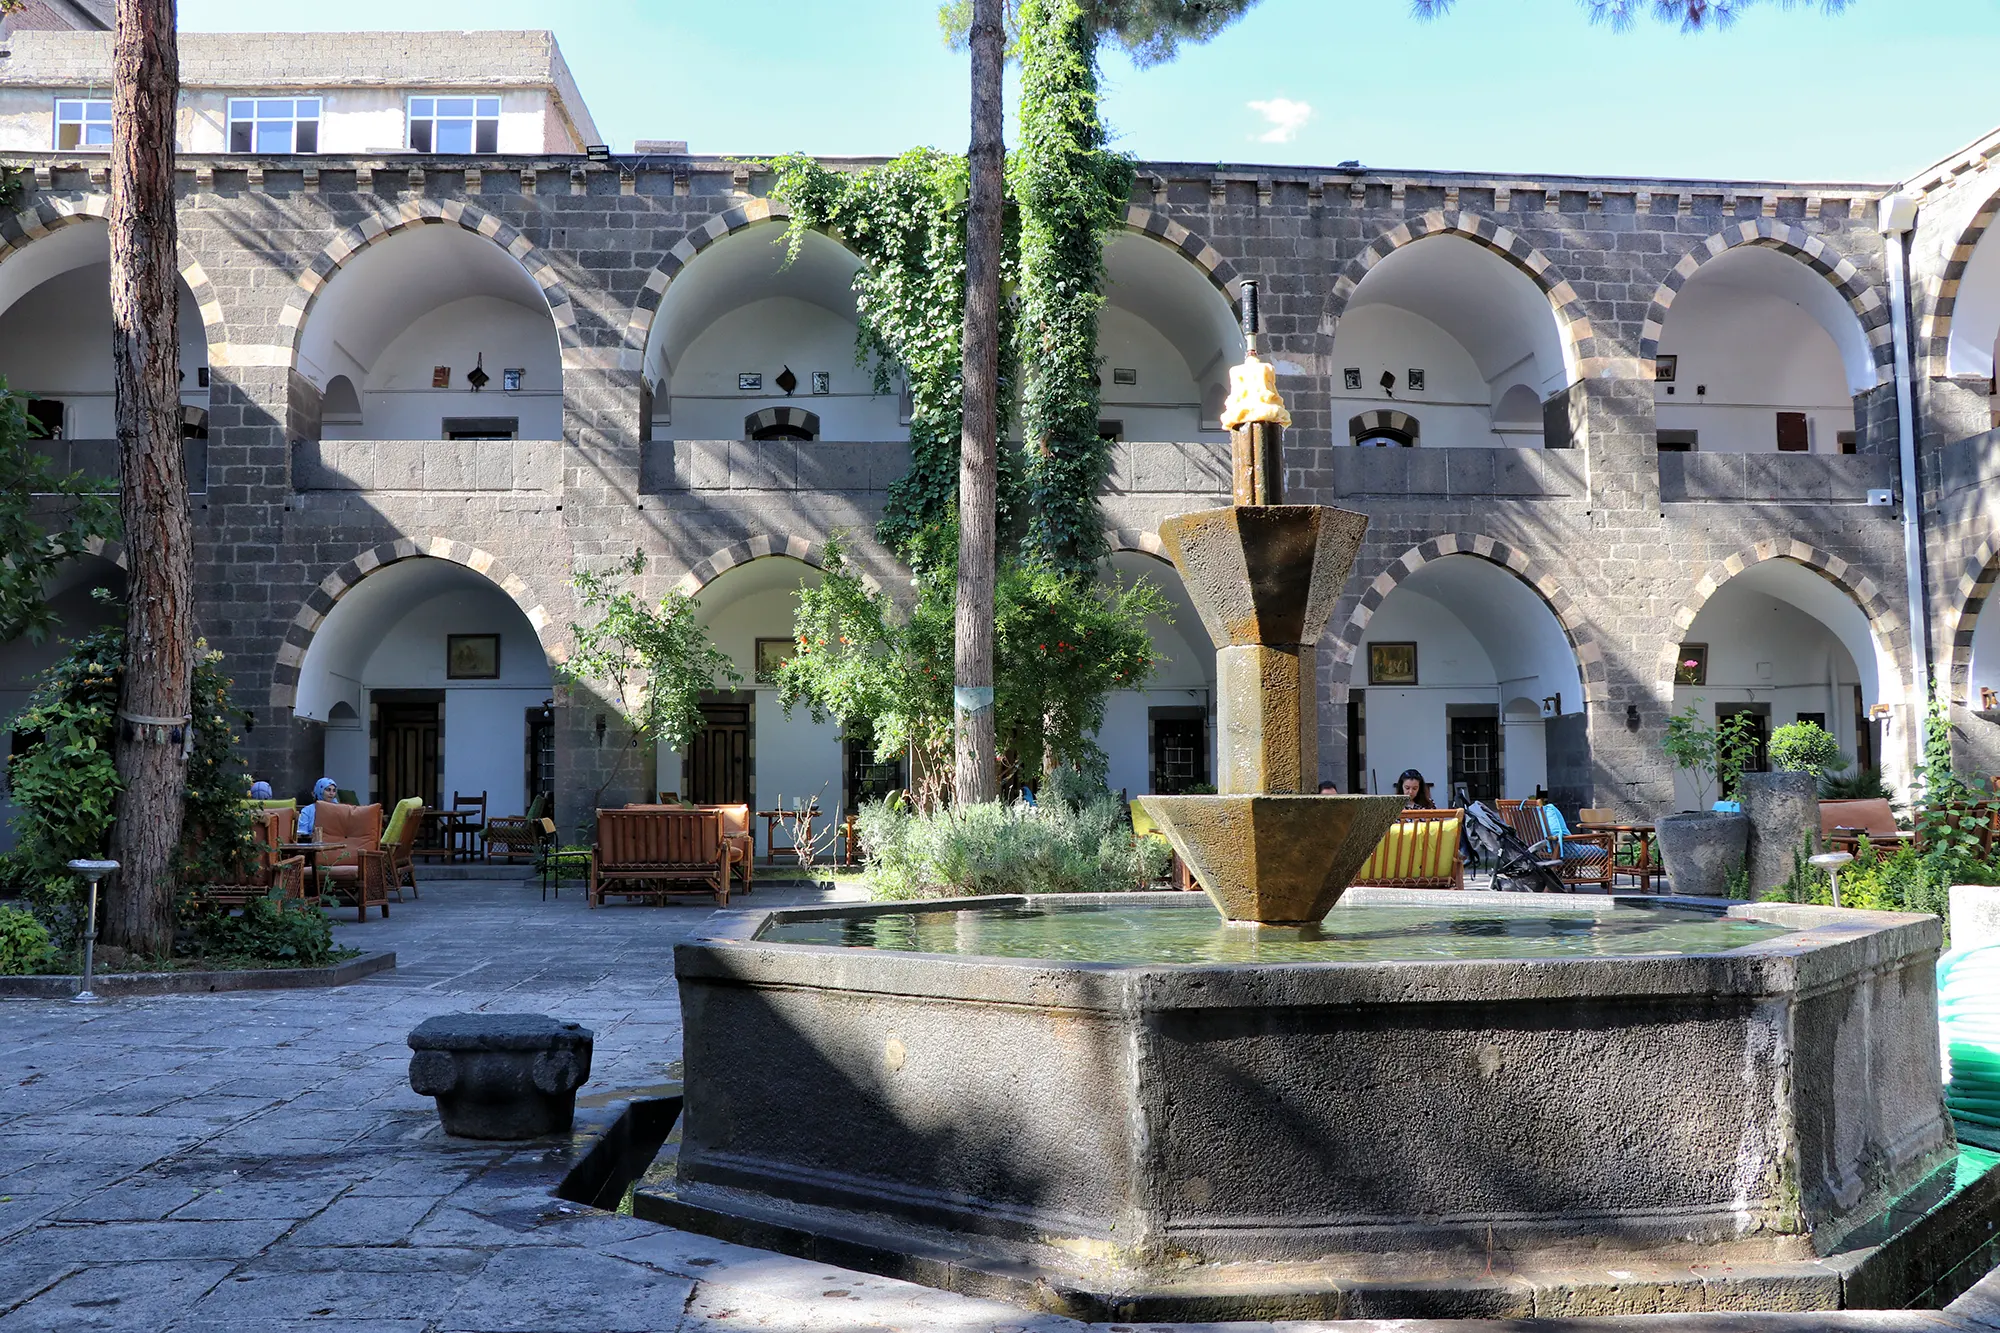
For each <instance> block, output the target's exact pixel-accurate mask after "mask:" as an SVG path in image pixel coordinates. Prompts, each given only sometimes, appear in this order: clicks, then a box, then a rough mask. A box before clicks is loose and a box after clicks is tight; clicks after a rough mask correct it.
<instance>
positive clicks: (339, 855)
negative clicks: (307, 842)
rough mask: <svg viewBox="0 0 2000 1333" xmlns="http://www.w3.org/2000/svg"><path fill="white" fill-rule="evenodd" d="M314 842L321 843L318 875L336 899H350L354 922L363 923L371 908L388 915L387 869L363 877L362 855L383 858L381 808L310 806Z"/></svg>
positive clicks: (320, 803)
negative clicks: (311, 808) (353, 911)
mask: <svg viewBox="0 0 2000 1333" xmlns="http://www.w3.org/2000/svg"><path fill="white" fill-rule="evenodd" d="M313 840H314V841H315V842H317V843H319V844H320V847H321V850H320V853H319V873H320V878H321V879H322V880H324V881H325V882H326V884H327V887H328V890H329V891H330V892H331V893H332V894H333V895H334V896H335V897H337V898H342V899H347V900H351V901H352V902H353V903H354V906H355V914H354V919H355V920H357V921H366V920H367V919H368V909H369V908H370V907H380V908H381V909H382V915H383V916H384V917H386V916H388V915H389V888H388V885H389V876H388V872H387V870H386V869H383V870H378V871H375V872H373V873H372V874H371V876H369V877H367V878H364V876H363V875H362V873H361V871H362V865H361V854H362V853H363V852H373V853H376V854H378V855H382V856H383V857H384V859H385V861H386V855H387V854H386V853H383V852H382V807H381V806H379V805H335V804H333V803H332V802H330V801H321V802H319V803H318V804H316V805H315V806H314V807H313Z"/></svg>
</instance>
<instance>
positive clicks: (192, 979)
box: [0, 949, 396, 1000]
mask: <svg viewBox="0 0 2000 1333" xmlns="http://www.w3.org/2000/svg"><path fill="white" fill-rule="evenodd" d="M395 966H396V954H395V952H394V951H393V950H389V949H384V950H382V951H380V952H377V953H364V954H362V955H361V956H360V957H359V958H350V959H348V960H347V961H346V962H344V963H335V964H334V965H333V966H331V967H271V968H249V969H245V970H243V971H237V972H109V973H104V974H101V975H98V976H94V977H92V978H91V979H90V987H91V990H92V991H94V992H95V993H96V994H98V995H102V996H105V997H107V998H109V997H111V996H119V995H207V994H211V993H213V992H216V991H237V990H307V989H310V988H312V987H315V986H346V985H349V984H351V983H353V982H356V981H359V980H361V978H363V977H366V976H372V975H373V974H374V973H377V972H386V971H389V970H390V969H392V968H394V967H395ZM82 984H83V978H82V977H80V976H66V977H65V976H52V977H0V1000H67V999H69V998H70V997H71V996H72V995H75V994H76V992H77V990H78V989H79V988H80V987H81V986H82Z"/></svg>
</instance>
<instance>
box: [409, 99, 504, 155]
mask: <svg viewBox="0 0 2000 1333" xmlns="http://www.w3.org/2000/svg"><path fill="white" fill-rule="evenodd" d="M410 149H411V151H413V152H418V153H497V152H499V151H500V99H499V98H497V97H412V98H411V99H410Z"/></svg>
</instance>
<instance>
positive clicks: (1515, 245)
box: [1320, 209, 1613, 377]
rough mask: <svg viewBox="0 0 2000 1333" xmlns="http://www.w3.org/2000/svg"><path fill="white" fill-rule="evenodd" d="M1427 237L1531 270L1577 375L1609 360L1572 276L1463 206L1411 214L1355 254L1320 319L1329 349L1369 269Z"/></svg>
mask: <svg viewBox="0 0 2000 1333" xmlns="http://www.w3.org/2000/svg"><path fill="white" fill-rule="evenodd" d="M1428 236H1456V237H1458V238H1460V239H1461V240H1467V241H1471V242H1472V243H1473V244H1474V245H1477V246H1480V247H1482V248H1483V249H1487V250H1490V251H1492V252H1493V253H1494V254H1496V255H1498V256H1499V257H1500V258H1502V259H1504V260H1506V261H1507V262H1508V263H1509V264H1511V265H1513V266H1514V267H1515V268H1517V269H1519V270H1520V271H1521V272H1522V273H1525V274H1527V276H1528V277H1529V279H1530V280H1531V281H1533V282H1534V284H1535V285H1536V286H1537V287H1539V288H1541V289H1542V292H1543V294H1544V295H1546V296H1547V297H1548V298H1549V306H1550V308H1551V309H1553V310H1554V312H1555V317H1556V325H1557V327H1558V328H1559V329H1560V330H1561V333H1562V338H1563V344H1564V354H1565V356H1566V358H1567V359H1568V360H1569V361H1570V362H1571V366H1570V373H1571V375H1572V377H1581V376H1586V375H1591V374H1594V373H1601V372H1602V370H1603V369H1604V368H1605V367H1606V366H1608V365H1609V364H1610V362H1609V361H1608V360H1606V359H1605V358H1607V357H1609V356H1610V355H1611V352H1612V350H1613V349H1612V348H1611V347H1610V345H1609V344H1608V343H1607V344H1606V346H1605V348H1604V349H1602V350H1600V349H1599V347H1598V346H1597V340H1596V338H1595V337H1594V336H1593V334H1592V332H1591V325H1590V318H1589V316H1588V315H1587V314H1586V313H1585V311H1584V307H1583V301H1582V298H1580V297H1579V296H1578V295H1577V292H1576V289H1575V288H1574V287H1572V286H1571V285H1570V283H1569V280H1568V279H1567V278H1564V277H1563V276H1562V275H1561V274H1560V273H1558V272H1557V271H1556V266H1555V265H1554V264H1553V263H1551V262H1550V261H1549V258H1548V256H1547V255H1544V254H1543V253H1542V252H1541V251H1539V250H1537V249H1536V248H1535V247H1534V246H1532V245H1530V244H1529V243H1528V241H1527V239H1526V238H1525V237H1523V236H1522V235H1521V234H1520V233H1519V232H1517V231H1515V230H1514V229H1513V228H1511V227H1508V226H1505V225H1504V224H1502V223H1500V222H1498V221H1495V220H1494V219H1493V218H1490V217H1487V216H1485V215H1484V214H1480V213H1469V212H1465V211H1463V210H1452V211H1446V210H1444V209H1433V210H1431V211H1430V212H1428V213H1424V214H1421V215H1420V216H1418V217H1414V218H1410V219H1408V220H1407V221H1405V222H1401V223H1399V224H1397V225H1396V226H1394V227H1392V228H1390V229H1389V230H1388V231H1386V232H1384V233H1382V235H1380V236H1378V237H1376V238H1375V240H1374V241H1373V242H1372V243H1371V244H1370V245H1369V246H1368V248H1367V249H1366V250H1364V251H1362V252H1361V254H1359V255H1358V256H1356V257H1355V259H1354V261H1353V262H1352V263H1350V264H1349V265H1348V266H1347V268H1346V270H1345V271H1344V272H1343V273H1342V274H1341V275H1340V276H1339V277H1338V278H1336V279H1334V283H1333V288H1332V290H1331V291H1329V292H1328V293H1327V297H1326V313H1325V314H1324V316H1323V317H1322V318H1321V320H1320V337H1321V338H1322V339H1323V340H1324V342H1325V344H1326V346H1327V347H1328V348H1329V349H1330V348H1331V347H1332V345H1333V334H1334V330H1335V329H1336V328H1337V327H1338V326H1339V324H1340V317H1341V316H1342V315H1344V314H1345V313H1347V305H1348V302H1350V301H1351V300H1353V299H1354V289H1355V288H1356V287H1359V286H1360V285H1361V280H1362V279H1363V278H1365V277H1367V276H1368V271H1369V270H1370V269H1372V268H1374V267H1375V266H1376V265H1377V264H1379V263H1381V262H1382V261H1383V260H1384V259H1387V258H1388V257H1389V256H1390V255H1392V254H1394V253H1395V252H1396V251H1398V250H1400V249H1402V248H1403V247H1404V246H1406V245H1412V244H1415V243H1416V242H1418V241H1421V240H1423V239H1424V238H1425V237H1428Z"/></svg>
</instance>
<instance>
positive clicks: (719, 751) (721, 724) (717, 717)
mask: <svg viewBox="0 0 2000 1333" xmlns="http://www.w3.org/2000/svg"><path fill="white" fill-rule="evenodd" d="M701 715H702V727H701V730H700V731H699V732H697V733H695V738H694V744H693V745H692V746H690V747H689V750H688V756H687V782H686V783H685V784H683V795H684V796H686V798H687V799H688V800H691V801H694V802H696V803H698V804H702V805H709V804H713V805H745V804H748V803H749V801H750V701H749V700H747V699H746V700H742V701H740V702H739V701H737V700H734V699H730V700H716V701H712V702H707V703H703V704H702V706H701Z"/></svg>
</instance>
